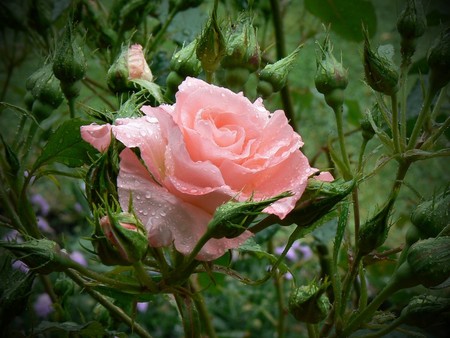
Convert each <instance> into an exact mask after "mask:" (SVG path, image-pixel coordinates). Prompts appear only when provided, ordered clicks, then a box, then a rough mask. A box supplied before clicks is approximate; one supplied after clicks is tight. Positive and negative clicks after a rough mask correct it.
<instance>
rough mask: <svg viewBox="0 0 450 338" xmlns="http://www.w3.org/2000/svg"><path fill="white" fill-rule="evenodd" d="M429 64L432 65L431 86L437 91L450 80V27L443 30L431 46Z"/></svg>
mask: <svg viewBox="0 0 450 338" xmlns="http://www.w3.org/2000/svg"><path fill="white" fill-rule="evenodd" d="M428 66H430V87H431V88H432V91H433V92H436V91H438V90H439V89H441V88H443V87H444V86H445V85H446V84H447V83H448V82H449V81H450V28H447V29H446V30H445V31H443V32H442V33H441V36H440V37H439V38H438V39H437V40H436V42H435V43H434V45H433V46H432V47H431V48H430V50H429V52H428Z"/></svg>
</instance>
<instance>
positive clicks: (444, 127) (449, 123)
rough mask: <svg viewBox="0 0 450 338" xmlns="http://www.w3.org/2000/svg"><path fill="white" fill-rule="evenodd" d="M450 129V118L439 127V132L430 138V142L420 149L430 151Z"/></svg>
mask: <svg viewBox="0 0 450 338" xmlns="http://www.w3.org/2000/svg"><path fill="white" fill-rule="evenodd" d="M448 127H450V117H448V118H447V119H446V120H445V122H444V123H443V124H442V125H441V126H439V128H438V130H437V131H436V132H435V133H434V134H432V135H431V136H430V138H429V139H428V140H426V141H425V143H424V144H423V145H422V146H421V147H420V148H421V149H428V148H430V147H432V146H433V144H434V142H435V141H436V140H437V139H438V138H439V137H441V135H442V134H443V133H444V132H445V131H446V130H447V128H448Z"/></svg>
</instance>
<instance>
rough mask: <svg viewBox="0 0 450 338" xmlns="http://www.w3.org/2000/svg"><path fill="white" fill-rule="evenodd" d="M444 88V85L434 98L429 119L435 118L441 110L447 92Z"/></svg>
mask: <svg viewBox="0 0 450 338" xmlns="http://www.w3.org/2000/svg"><path fill="white" fill-rule="evenodd" d="M445 89H446V87H444V88H442V89H441V91H440V92H439V95H438V97H437V99H436V103H435V105H434V107H433V111H432V112H431V121H434V120H436V117H437V114H438V112H439V111H440V110H441V106H442V104H443V103H444V101H445V99H446V97H447V92H446V90H445Z"/></svg>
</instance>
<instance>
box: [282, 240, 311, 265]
mask: <svg viewBox="0 0 450 338" xmlns="http://www.w3.org/2000/svg"><path fill="white" fill-rule="evenodd" d="M285 248H286V246H279V247H277V248H275V253H276V254H277V255H281V254H282V253H283V251H284V249H285ZM311 257H312V251H311V248H310V247H309V246H308V245H306V244H303V243H300V242H298V241H297V242H294V244H292V246H291V247H290V248H289V250H288V252H287V253H286V258H287V259H288V260H290V261H292V262H295V261H298V260H300V259H303V260H308V259H310V258H311Z"/></svg>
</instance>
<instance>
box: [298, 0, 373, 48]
mask: <svg viewBox="0 0 450 338" xmlns="http://www.w3.org/2000/svg"><path fill="white" fill-rule="evenodd" d="M305 8H306V9H307V10H308V11H309V12H310V13H311V14H313V15H314V16H317V17H318V18H319V19H321V20H322V22H323V23H325V24H327V25H328V24H331V30H333V31H335V32H336V33H337V34H339V35H341V36H342V37H344V38H345V39H347V40H350V41H357V42H359V41H362V40H363V35H362V32H361V27H362V25H364V26H365V27H367V29H368V32H369V36H373V34H374V33H375V31H376V28H377V17H376V14H375V8H374V6H373V4H372V2H371V1H368V0H328V1H317V0H305Z"/></svg>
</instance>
